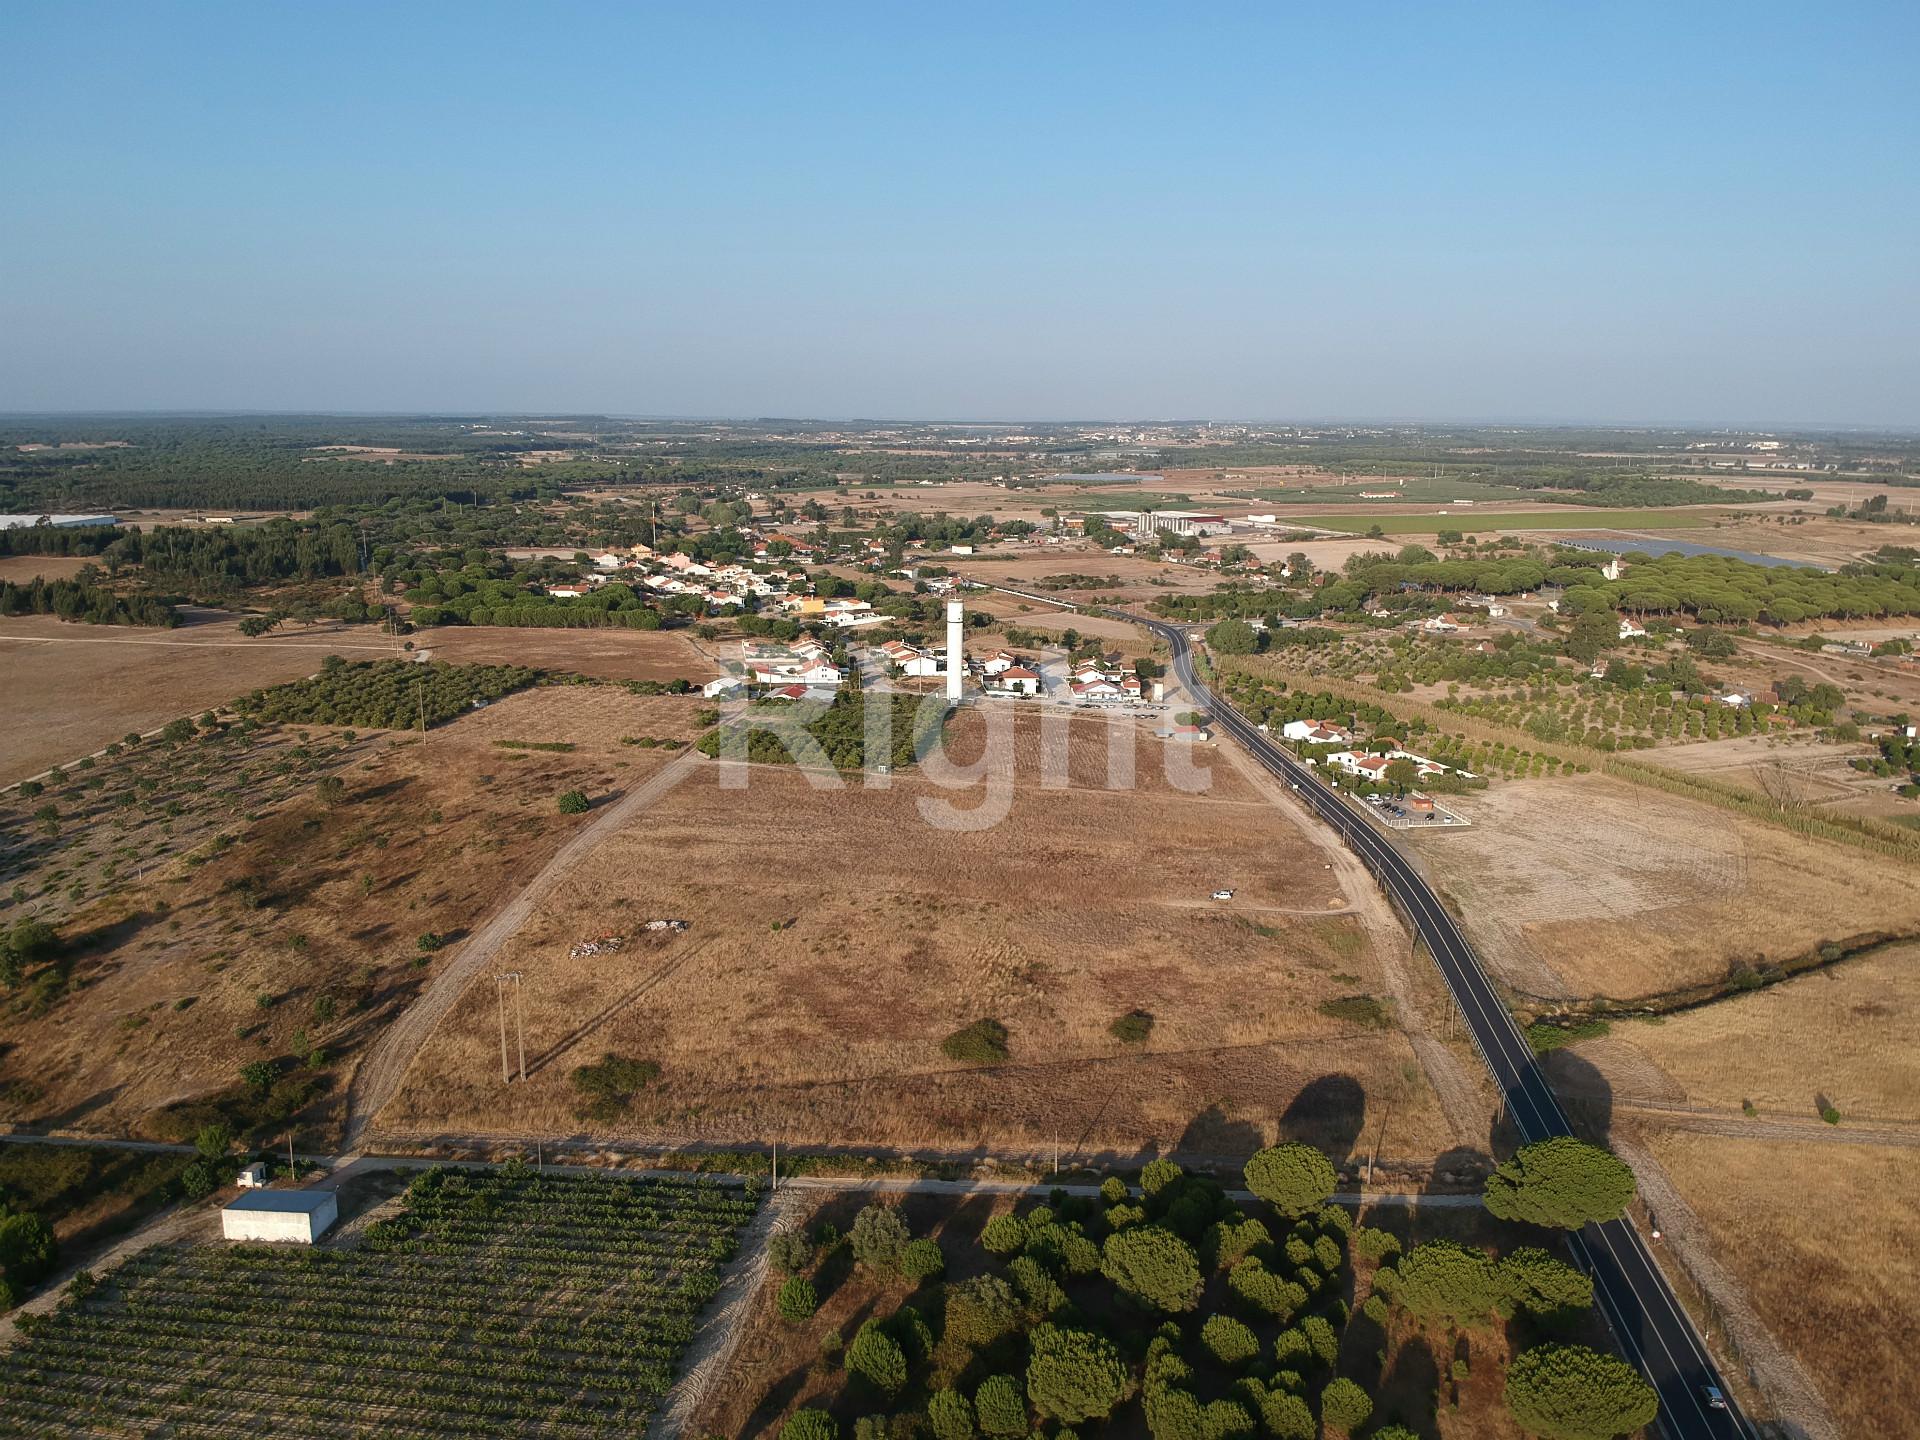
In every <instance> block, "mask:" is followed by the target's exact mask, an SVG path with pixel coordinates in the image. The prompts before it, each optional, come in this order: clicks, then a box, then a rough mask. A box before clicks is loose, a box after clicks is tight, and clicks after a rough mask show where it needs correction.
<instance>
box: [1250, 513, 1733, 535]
mask: <svg viewBox="0 0 1920 1440" xmlns="http://www.w3.org/2000/svg"><path fill="white" fill-rule="evenodd" d="M1724 514H1725V512H1724V511H1719V510H1595V509H1590V508H1581V509H1573V508H1569V509H1566V510H1558V511H1552V510H1479V509H1473V510H1464V509H1463V510H1458V511H1452V510H1450V511H1445V512H1433V511H1428V512H1425V513H1422V514H1419V515H1409V514H1406V513H1405V512H1404V511H1393V510H1370V511H1368V512H1366V513H1365V514H1362V515H1354V514H1340V515H1289V516H1287V517H1286V519H1287V523H1289V524H1293V525H1312V526H1317V527H1319V528H1321V529H1325V530H1351V531H1353V532H1354V533H1355V534H1359V535H1364V534H1366V533H1367V531H1368V530H1370V529H1372V528H1373V527H1374V526H1375V525H1378V526H1379V527H1380V528H1381V530H1382V531H1384V532H1385V533H1386V534H1388V535H1435V534H1438V533H1439V532H1440V531H1442V530H1459V531H1461V532H1462V533H1464V534H1469V535H1489V534H1492V533H1493V532H1494V531H1496V530H1688V529H1697V528H1699V527H1700V526H1703V525H1710V524H1712V523H1713V522H1714V521H1715V520H1719V519H1721V518H1723V516H1724Z"/></svg>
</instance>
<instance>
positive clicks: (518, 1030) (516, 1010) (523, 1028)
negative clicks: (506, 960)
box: [513, 970, 527, 1085]
mask: <svg viewBox="0 0 1920 1440" xmlns="http://www.w3.org/2000/svg"><path fill="white" fill-rule="evenodd" d="M513 1029H514V1034H515V1036H516V1038H517V1039H518V1041H519V1045H520V1083H521V1084H522V1085H524V1084H526V1083H527V1012H526V1010H525V1008H524V1007H523V1004H522V1001H521V998H520V973H519V972H518V971H517V970H516V971H515V972H514V976H513Z"/></svg>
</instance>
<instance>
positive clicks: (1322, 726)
mask: <svg viewBox="0 0 1920 1440" xmlns="http://www.w3.org/2000/svg"><path fill="white" fill-rule="evenodd" d="M1280 738H1281V739H1283V740H1300V741H1304V742H1305V743H1306V744H1308V745H1348V746H1350V745H1352V744H1353V735H1352V734H1351V732H1349V731H1348V730H1347V729H1346V728H1345V727H1344V726H1341V725H1336V724H1334V722H1333V721H1331V720H1289V721H1288V722H1287V723H1286V724H1284V725H1282V726H1281V727H1280Z"/></svg>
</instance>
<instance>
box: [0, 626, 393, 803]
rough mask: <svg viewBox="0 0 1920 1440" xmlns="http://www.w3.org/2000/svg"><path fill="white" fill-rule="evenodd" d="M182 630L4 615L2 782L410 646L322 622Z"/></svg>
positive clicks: (367, 630) (0, 637)
mask: <svg viewBox="0 0 1920 1440" xmlns="http://www.w3.org/2000/svg"><path fill="white" fill-rule="evenodd" d="M197 613H198V616H199V617H200V619H199V623H195V624H187V625H182V626H180V627H179V628H178V629H175V630H149V629H140V628H135V627H132V626H125V625H76V624H68V623H67V622H65V621H62V620H56V619H54V618H53V617H52V616H50V615H21V616H15V617H11V618H8V619H3V620H0V666H4V668H5V673H6V677H7V684H6V685H5V687H4V688H0V734H4V735H5V736H6V741H5V744H4V745H0V784H5V783H7V782H9V781H13V780H20V779H24V778H25V777H26V776H29V775H37V774H38V773H39V772H40V771H42V770H44V769H46V768H47V767H48V766H50V765H61V764H65V763H66V762H67V761H70V760H76V759H78V758H79V757H80V756H82V755H87V754H91V753H92V752H94V751H95V750H98V749H100V748H101V747H102V746H103V745H105V744H107V743H108V742H109V741H112V740H118V739H119V738H120V737H121V736H122V735H125V734H127V733H128V732H129V731H132V732H135V733H145V732H146V731H149V730H153V729H156V728H158V727H159V726H161V725H164V724H166V723H167V722H168V721H169V720H172V719H175V718H177V717H178V716H181V715H198V714H199V713H201V712H202V711H204V710H208V709H211V708H213V707H215V706H219V705H223V704H225V703H226V702H227V701H229V700H232V699H233V698H234V697H235V696H237V695H243V694H245V693H246V692H247V691H249V690H253V689H255V688H257V687H259V686H262V685H275V684H279V683H280V682H282V681H285V680H297V679H299V678H300V677H302V676H304V675H311V674H313V672H314V671H316V670H318V669H319V668H320V662H321V661H322V660H323V659H325V658H326V657H327V656H328V655H330V654H338V655H340V656H342V657H343V658H345V659H348V660H375V659H379V658H381V657H383V656H396V655H399V654H400V653H401V651H400V646H399V643H398V642H396V641H393V640H388V639H385V638H384V637H382V636H381V635H380V634H379V632H378V631H376V630H374V629H373V628H372V627H370V626H360V627H357V628H353V629H349V628H347V627H345V626H340V625H316V626H313V627H312V628H311V630H309V631H307V632H304V633H303V632H299V631H293V630H289V631H287V632H285V633H279V632H276V633H275V634H272V635H268V636H264V637H262V638H260V639H256V640H249V639H246V638H245V637H243V636H242V635H241V634H240V632H239V630H238V628H237V624H238V622H236V621H234V620H231V619H227V618H224V617H222V618H218V619H215V618H206V617H209V616H211V615H213V614H214V612H210V611H201V612H197Z"/></svg>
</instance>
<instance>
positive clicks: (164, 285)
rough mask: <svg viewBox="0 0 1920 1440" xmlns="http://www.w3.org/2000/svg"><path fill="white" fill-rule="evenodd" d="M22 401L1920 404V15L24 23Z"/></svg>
mask: <svg viewBox="0 0 1920 1440" xmlns="http://www.w3.org/2000/svg"><path fill="white" fill-rule="evenodd" d="M0 53H3V54H5V55H6V56H7V57H8V67H7V68H8V75H7V81H6V84H5V86H4V87H0V181H3V182H4V194H5V195H6V197H7V199H6V215H5V220H4V223H0V410H22V409H39V408H56V409H73V408H198V407H237V408H255V409H283V408H291V409H307V410H322V409H363V410H420V409H460V410H503V409H504V410H571V411H609V412H618V413H626V414H683V415H684V414H707V415H775V414H777V415H822V416H850V415H866V416H923V417H1007V418H1056V417H1092V416H1100V417H1105V416H1124V417H1157V416H1178V417H1197V418H1255V419H1285V418H1325V417H1353V418H1411V419H1423V418H1430V419H1448V418H1459V419H1532V420H1559V419H1572V420H1620V421H1658V422H1688V421H1701V422H1728V423H1752V424H1762V425H1788V424H1793V423H1836V424H1887V425H1906V426H1914V425H1920V85H1916V83H1915V82H1914V71H1913V60H1914V57H1915V55H1916V54H1920V6H1916V5H1914V4H1912V3H1903V4H1877V5H1870V4H1845V3H1839V4H1829V3H1821V4H1817V5H1816V4H1806V3H1795V4H1775V3H1766V0H1760V3H1741V4H1715V3H1687V4H1680V5H1675V4H1671V3H1662V4H1613V5H1605V6H1571V5H1557V4H1554V5H1540V4H1538V3H1534V4H1515V5H1490V4H1488V5H1452V4H1445V3H1424V4H1404V5H1403V4H1392V3H1370V4H1366V5H1327V4H1312V5H1306V4H1284V3H1266V4H1249V5H1201V6H1191V5H1166V6H1142V5H1128V4H1114V3H1109V4H1099V5H1091V4H1090V5H1067V4H1055V5H1047V4H1031V3H1030V4H1017V5H1004V6H1002V5H993V4H984V5H983V4H968V5H964V6H960V5H950V6H897V5H871V6H854V5H835V4H830V3H824V4H816V5H811V6H802V5H793V4H784V5H778V6H772V5H768V6H760V5H751V4H737V5H727V6H695V5H685V6H679V7H671V8H668V7H660V8H655V7H648V6H644V5H637V4H633V5H613V4H606V5H585V4H551V3H542V4H539V5H527V4H524V3H522V4H511V5H507V4H487V3H476V0H461V3H448V4H426V3H408V4H403V5H371V4H365V5H357V4H351V3H337V4H327V5H303V6H293V5H262V4H258V3H248V4H213V3H204V4H170V3H137V4H124V5H121V4H104V3H87V0H51V3H39V0H8V3H6V4H4V5H0Z"/></svg>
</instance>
